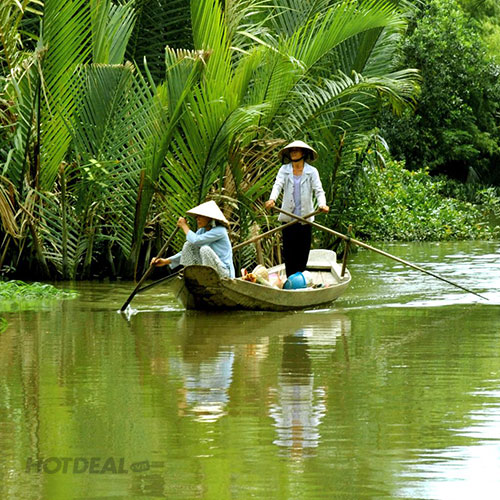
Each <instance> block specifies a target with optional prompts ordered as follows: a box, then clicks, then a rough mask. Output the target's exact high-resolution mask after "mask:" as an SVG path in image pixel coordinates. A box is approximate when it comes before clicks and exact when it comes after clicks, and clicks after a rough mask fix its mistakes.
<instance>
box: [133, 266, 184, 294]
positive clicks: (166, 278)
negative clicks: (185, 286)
mask: <svg viewBox="0 0 500 500" xmlns="http://www.w3.org/2000/svg"><path fill="white" fill-rule="evenodd" d="M183 270H184V268H181V269H179V270H178V271H175V273H172V274H169V275H168V276H164V277H163V278H160V279H159V280H156V281H153V283H150V284H149V285H145V286H143V287H142V288H139V290H137V292H136V293H142V292H145V291H146V290H149V289H150V288H153V287H154V286H156V285H159V284H160V283H165V282H166V281H170V280H171V279H172V278H175V277H176V276H179V274H180V273H181V272H182V271H183Z"/></svg>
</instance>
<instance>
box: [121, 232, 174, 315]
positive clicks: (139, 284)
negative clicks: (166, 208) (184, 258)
mask: <svg viewBox="0 0 500 500" xmlns="http://www.w3.org/2000/svg"><path fill="white" fill-rule="evenodd" d="M178 229H179V227H178V226H177V227H176V228H175V229H174V230H173V232H172V234H171V235H170V238H169V239H168V240H167V242H166V243H165V244H164V245H163V246H162V247H161V249H160V251H159V252H158V255H157V257H161V256H162V255H163V253H164V252H165V250H166V249H167V248H168V247H169V246H170V243H171V241H172V240H173V238H174V236H175V233H176V232H177V230H178ZM155 267H156V266H155V265H154V264H150V266H149V268H148V270H147V271H146V272H145V273H144V275H143V276H142V278H141V279H140V280H139V283H137V285H136V287H135V288H134V291H133V292H132V293H131V294H130V297H129V298H128V299H127V300H126V301H125V303H124V304H123V306H122V308H121V309H120V311H122V312H123V311H125V309H127V306H128V305H129V304H130V302H132V299H133V298H134V297H135V295H136V294H137V292H138V291H139V289H140V288H141V285H142V284H143V283H144V282H145V281H146V279H147V278H148V276H149V275H150V274H151V272H152V271H153V269H154V268H155Z"/></svg>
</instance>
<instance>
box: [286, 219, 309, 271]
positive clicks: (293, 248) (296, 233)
mask: <svg viewBox="0 0 500 500" xmlns="http://www.w3.org/2000/svg"><path fill="white" fill-rule="evenodd" d="M282 233H283V260H284V262H285V269H286V275H287V276H290V275H291V274H294V273H298V272H302V271H305V269H306V265H307V259H308V258H309V250H310V249H311V233H312V230H311V226H310V225H309V224H300V223H297V224H293V225H291V226H288V227H285V228H283V231H282Z"/></svg>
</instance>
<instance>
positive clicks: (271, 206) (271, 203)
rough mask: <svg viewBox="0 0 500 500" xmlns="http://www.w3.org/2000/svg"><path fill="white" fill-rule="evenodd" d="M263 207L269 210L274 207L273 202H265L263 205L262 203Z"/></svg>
mask: <svg viewBox="0 0 500 500" xmlns="http://www.w3.org/2000/svg"><path fill="white" fill-rule="evenodd" d="M264 206H265V207H266V208H267V209H268V210H270V209H271V208H273V207H274V200H267V201H266V202H265V203H264Z"/></svg>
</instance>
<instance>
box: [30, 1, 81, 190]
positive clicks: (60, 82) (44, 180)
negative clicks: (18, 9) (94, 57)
mask: <svg viewBox="0 0 500 500" xmlns="http://www.w3.org/2000/svg"><path fill="white" fill-rule="evenodd" d="M43 19H44V20H43V29H42V40H43V45H44V46H45V47H46V50H47V52H46V54H45V57H44V59H43V64H42V75H43V77H42V95H41V96H40V99H41V103H42V107H41V116H40V117H38V119H39V120H40V121H41V123H43V128H42V129H41V138H40V140H41V148H40V152H41V168H40V187H41V188H42V189H50V188H51V187H52V184H53V183H54V181H55V179H56V177H57V173H58V170H59V165H60V163H61V161H62V160H63V158H64V156H65V154H66V151H67V149H68V146H69V143H70V140H71V136H70V132H69V130H68V125H69V123H70V122H71V119H72V116H73V112H74V108H75V81H74V79H75V70H76V68H77V67H78V66H79V65H81V64H83V63H84V62H86V61H88V60H89V57H90V52H91V44H90V39H91V22H90V9H89V4H88V2H87V1H86V0H74V1H71V2H68V1H66V0H46V1H45V10H44V18H43Z"/></svg>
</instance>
